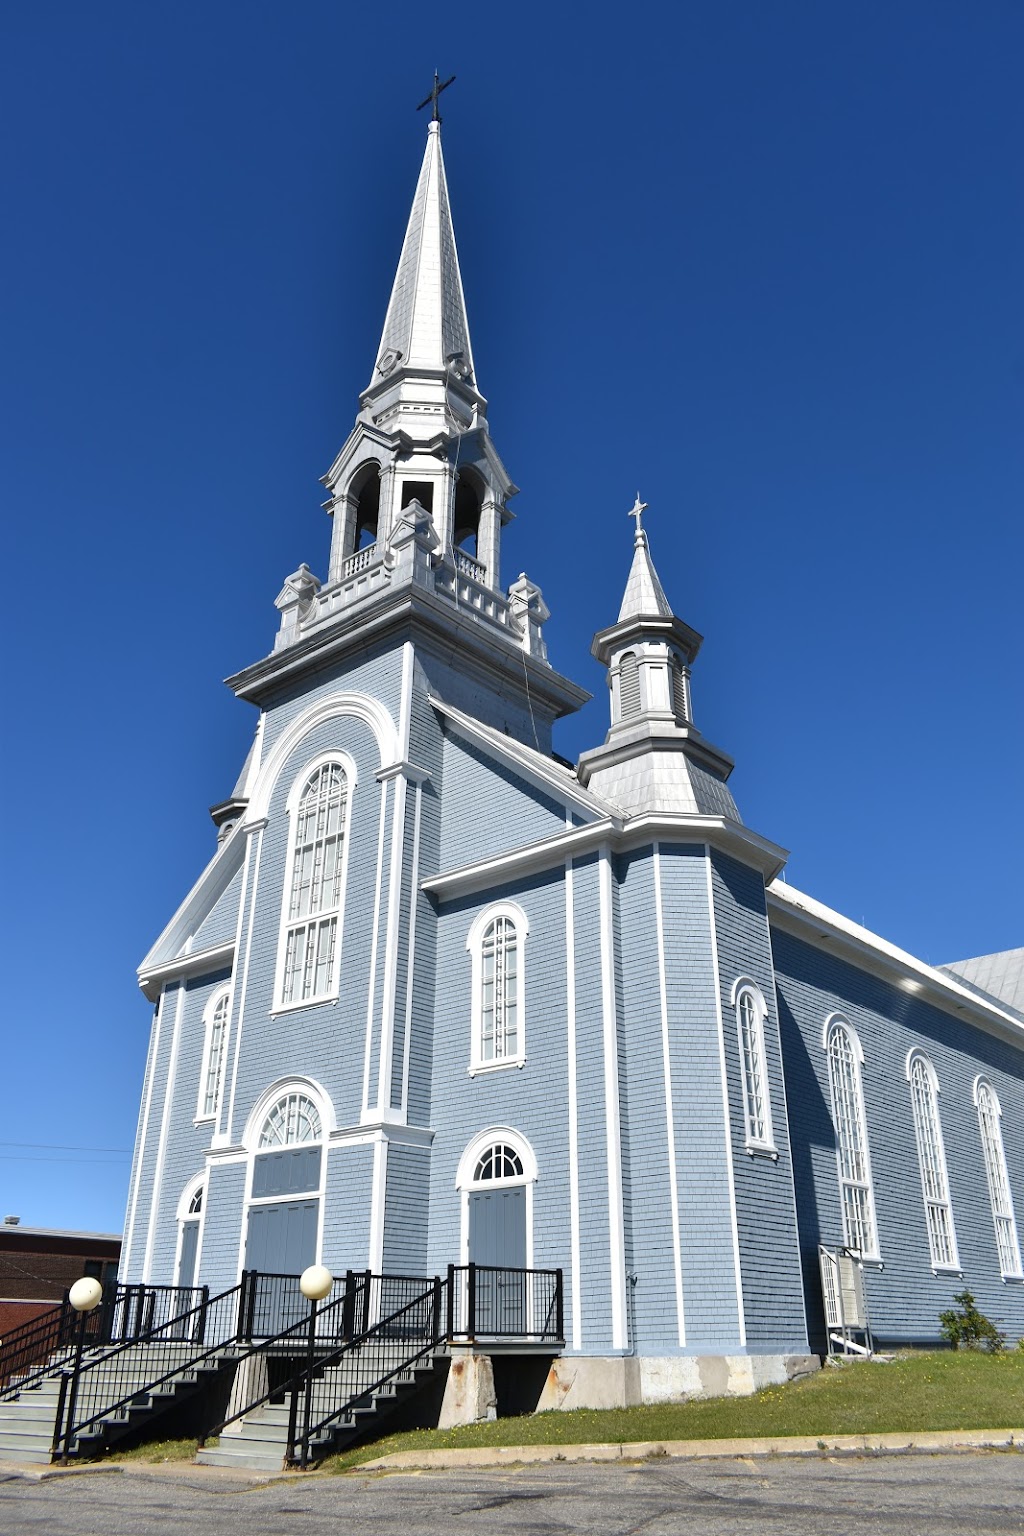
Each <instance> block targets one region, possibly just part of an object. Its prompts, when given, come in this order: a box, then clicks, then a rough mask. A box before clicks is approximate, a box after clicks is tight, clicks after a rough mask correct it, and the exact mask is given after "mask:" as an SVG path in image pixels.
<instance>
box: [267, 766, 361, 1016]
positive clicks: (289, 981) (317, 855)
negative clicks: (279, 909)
mask: <svg viewBox="0 0 1024 1536" xmlns="http://www.w3.org/2000/svg"><path fill="white" fill-rule="evenodd" d="M349 778H350V774H349V772H348V770H347V769H346V766H345V764H344V763H343V762H341V761H340V760H339V759H338V758H337V757H336V756H332V757H329V758H325V759H323V760H321V761H318V762H316V763H315V764H313V766H312V767H311V768H309V769H307V770H306V772H305V774H304V775H303V777H302V779H300V781H299V783H298V785H297V786H296V789H297V791H298V793H297V794H296V792H295V791H294V790H293V792H292V797H291V799H290V800H289V804H288V810H289V813H290V815H291V818H292V835H291V854H290V858H289V869H288V876H287V884H286V887H285V901H284V922H283V932H282V938H281V962H280V966H281V979H280V986H279V991H278V995H279V997H280V1001H281V1006H282V1007H288V1006H289V1005H290V1004H291V1005H294V1004H297V1003H308V1002H316V1001H317V1000H319V999H321V998H325V997H333V996H336V995H337V990H338V961H339V958H340V944H339V938H340V935H339V927H340V923H341V906H342V897H343V893H344V886H345V833H346V827H347V821H348V807H349V800H350V795H349Z"/></svg>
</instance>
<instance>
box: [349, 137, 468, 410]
mask: <svg viewBox="0 0 1024 1536" xmlns="http://www.w3.org/2000/svg"><path fill="white" fill-rule="evenodd" d="M398 368H403V369H406V370H407V371H412V372H416V373H421V372H427V373H438V374H441V375H442V376H445V375H448V374H450V375H451V376H452V377H453V378H457V379H458V380H460V381H461V382H462V383H468V384H471V383H472V382H473V351H472V347H471V345H470V340H469V321H468V320H467V318H466V298H465V294H464V293H463V291H462V274H461V272H460V271H459V256H458V251H457V250H456V247H455V230H454V227H453V225H452V214H451V205H450V203H449V201H448V182H447V179H446V177H445V171H444V154H443V152H442V149H441V123H440V120H438V121H436V122H432V123H431V124H430V127H429V130H428V133H427V144H426V149H425V150H424V153H423V164H422V166H421V168H420V178H419V181H418V182H417V185H416V195H415V197H414V198H413V203H412V211H411V213H410V214H409V224H408V227H407V228H406V231H405V241H404V243H403V245H402V255H401V258H400V260H399V263H398V271H397V272H396V273H395V281H394V286H393V287H392V289H391V302H390V303H389V304H388V312H387V316H386V317H385V320H384V329H383V331H382V333H381V338H380V346H379V348H378V349H377V361H376V363H375V364H374V370H373V376H372V378H371V379H370V383H369V385H368V386H367V394H369V393H370V392H371V391H373V390H375V389H379V388H380V387H381V385H382V383H383V382H384V381H385V380H386V379H387V378H388V376H389V375H390V374H392V373H394V372H395V370H396V369H398Z"/></svg>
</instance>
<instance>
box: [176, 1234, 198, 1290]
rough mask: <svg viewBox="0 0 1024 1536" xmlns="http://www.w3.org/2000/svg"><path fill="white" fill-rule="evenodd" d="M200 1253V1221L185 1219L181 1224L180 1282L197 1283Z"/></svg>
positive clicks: (182, 1283)
mask: <svg viewBox="0 0 1024 1536" xmlns="http://www.w3.org/2000/svg"><path fill="white" fill-rule="evenodd" d="M198 1254H199V1223H198V1221H183V1222H182V1224H181V1257H180V1258H179V1260H178V1284H179V1285H195V1283H196V1258H197V1257H198Z"/></svg>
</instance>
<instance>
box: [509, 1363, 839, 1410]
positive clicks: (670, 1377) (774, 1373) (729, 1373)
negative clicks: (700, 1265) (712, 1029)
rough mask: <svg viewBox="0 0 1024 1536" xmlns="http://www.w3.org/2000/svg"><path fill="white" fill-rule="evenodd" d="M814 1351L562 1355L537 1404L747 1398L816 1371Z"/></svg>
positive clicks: (605, 1404)
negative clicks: (766, 1388)
mask: <svg viewBox="0 0 1024 1536" xmlns="http://www.w3.org/2000/svg"><path fill="white" fill-rule="evenodd" d="M819 1365H820V1362H819V1360H818V1357H817V1355H662V1356H659V1355H641V1356H625V1357H623V1356H606V1357H600V1356H581V1357H574V1356H572V1355H568V1356H561V1357H560V1358H559V1359H557V1360H554V1361H553V1362H552V1365H551V1369H550V1371H549V1372H548V1378H547V1381H546V1382H545V1383H544V1389H543V1391H542V1392H541V1395H540V1400H539V1402H538V1404H537V1411H538V1413H542V1412H544V1411H545V1410H546V1409H549V1408H562V1409H566V1410H568V1409H571V1408H631V1407H634V1406H635V1405H636V1404H638V1403H672V1402H680V1401H682V1400H683V1399H685V1398H688V1397H747V1396H749V1395H750V1393H752V1392H758V1391H760V1390H761V1388H762V1387H769V1386H776V1385H779V1384H781V1383H782V1382H786V1381H795V1380H797V1379H798V1378H799V1377H801V1376H809V1375H810V1374H811V1373H812V1372H813V1371H816V1370H818V1368H819Z"/></svg>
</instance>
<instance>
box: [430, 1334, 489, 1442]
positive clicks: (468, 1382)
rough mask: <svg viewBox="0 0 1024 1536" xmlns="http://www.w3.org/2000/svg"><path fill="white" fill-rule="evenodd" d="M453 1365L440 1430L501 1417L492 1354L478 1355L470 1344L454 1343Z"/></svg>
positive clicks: (442, 1407) (438, 1422) (450, 1369)
mask: <svg viewBox="0 0 1024 1536" xmlns="http://www.w3.org/2000/svg"><path fill="white" fill-rule="evenodd" d="M450 1354H451V1357H452V1358H451V1365H450V1366H449V1368H448V1380H447V1381H446V1382H445V1388H444V1397H443V1399H442V1401H441V1415H440V1418H439V1419H438V1421H437V1427H438V1429H451V1428H452V1426H453V1425H455V1424H479V1423H480V1421H481V1419H496V1418H497V1417H498V1395H497V1393H496V1392H495V1390H494V1367H493V1366H492V1364H491V1357H490V1355H478V1354H475V1353H474V1351H473V1349H472V1347H471V1346H462V1345H458V1344H456V1345H453V1346H452V1347H451V1350H450Z"/></svg>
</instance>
